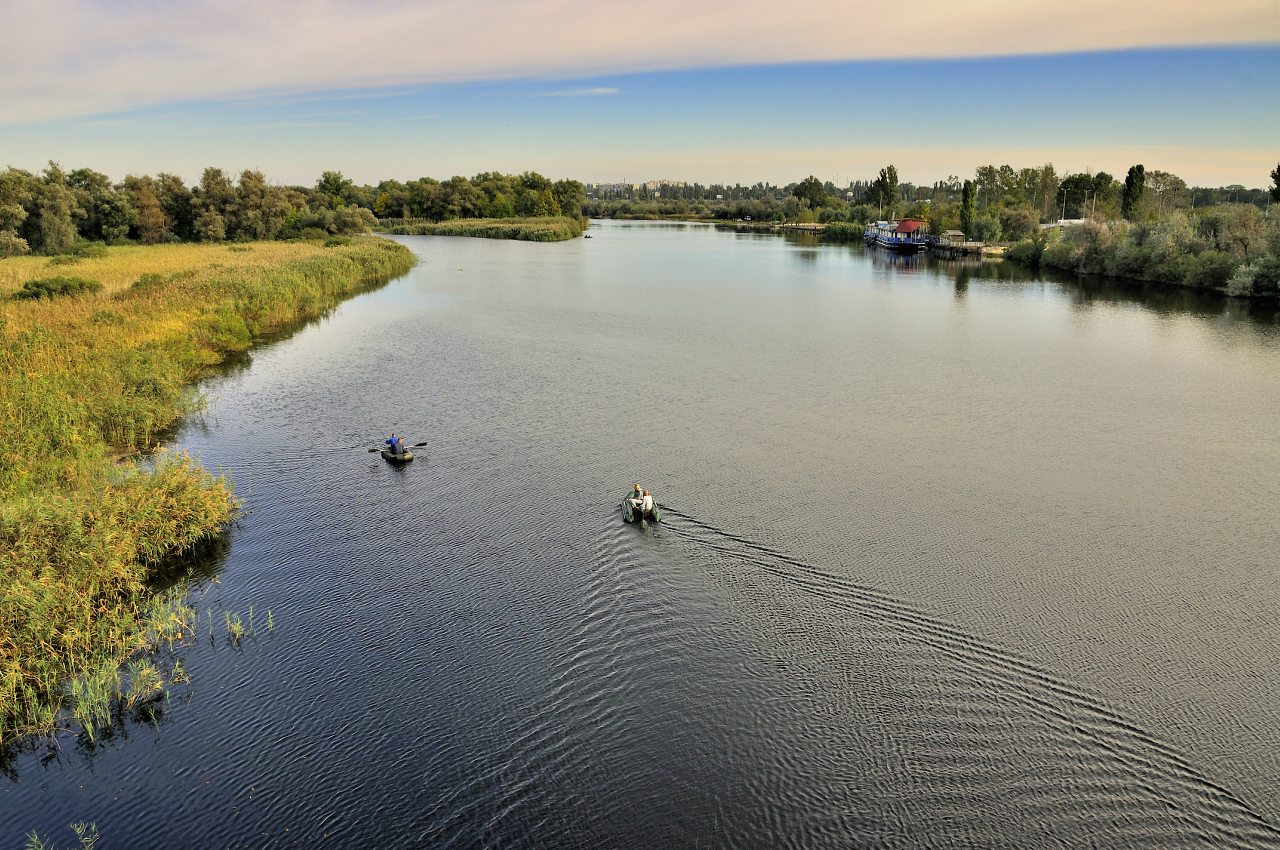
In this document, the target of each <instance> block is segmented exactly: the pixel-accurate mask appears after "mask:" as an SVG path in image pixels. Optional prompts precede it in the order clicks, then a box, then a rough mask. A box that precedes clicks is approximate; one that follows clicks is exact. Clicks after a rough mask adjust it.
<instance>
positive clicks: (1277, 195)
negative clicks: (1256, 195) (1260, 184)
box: [1269, 162, 1280, 203]
mask: <svg viewBox="0 0 1280 850" xmlns="http://www.w3.org/2000/svg"><path fill="white" fill-rule="evenodd" d="M1269 191H1270V193H1271V200H1273V201H1275V202H1276V203H1280V162H1277V163H1276V167H1275V170H1273V171H1272V172H1271V189H1270V190H1269Z"/></svg>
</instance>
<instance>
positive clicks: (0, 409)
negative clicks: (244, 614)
mask: <svg viewBox="0 0 1280 850" xmlns="http://www.w3.org/2000/svg"><path fill="white" fill-rule="evenodd" d="M231 247H233V248H236V250H230V248H229V247H228V246H225V245H182V246H154V247H121V248H110V249H105V251H104V252H102V253H100V254H95V255H94V256H86V257H83V258H82V259H81V260H80V262H79V265H78V267H77V271H83V272H84V273H85V274H87V275H91V276H92V278H93V279H94V280H97V281H99V282H101V283H102V284H103V288H102V290H101V291H99V292H95V293H89V294H84V295H80V296H77V297H75V298H54V299H37V300H30V301H18V300H13V299H12V298H6V297H5V295H6V294H9V295H11V294H13V293H14V292H17V291H20V290H21V289H22V287H23V286H24V285H25V284H26V283H27V282H29V281H32V280H38V279H41V278H42V277H44V276H46V275H47V272H48V268H49V264H50V260H49V259H48V258H38V257H20V258H10V259H7V260H4V261H3V262H0V747H2V746H4V745H6V744H8V743H11V742H13V741H14V740H16V739H18V738H21V737H23V736H27V735H32V734H46V733H48V732H50V731H52V730H54V729H55V728H56V727H57V726H58V725H59V724H60V723H62V722H72V723H75V724H78V725H80V726H81V727H82V728H84V729H85V730H88V731H89V734H90V735H92V734H93V732H92V730H93V729H95V728H97V726H98V724H100V723H101V722H102V720H103V718H104V717H109V715H110V711H111V706H113V705H114V706H117V707H118V706H119V705H121V704H122V703H124V704H128V703H130V701H132V702H133V703H135V704H137V703H138V702H139V701H145V698H146V696H145V695H146V694H147V693H151V690H149V689H150V681H151V680H150V678H149V677H150V674H149V673H147V674H146V675H143V672H144V671H135V672H136V673H137V675H133V674H130V672H129V670H127V669H126V671H125V673H124V675H123V677H122V676H121V674H120V668H121V666H122V665H123V664H124V663H125V661H127V660H128V659H130V658H132V657H134V656H136V655H137V654H138V653H140V652H145V651H147V650H148V649H153V648H155V647H157V646H160V645H163V644H164V643H169V644H170V645H172V644H173V643H174V642H175V641H180V640H181V639H183V637H184V636H188V635H189V634H190V633H192V632H194V624H193V622H190V621H189V618H188V617H187V616H186V615H185V614H183V613H182V612H181V611H179V610H178V609H176V608H174V607H173V606H174V605H177V604H178V603H179V602H180V598H177V597H171V596H166V595H157V592H156V590H155V585H156V579H157V577H158V576H159V575H161V574H162V573H164V572H165V570H166V566H167V565H168V564H170V563H171V562H172V561H173V560H174V559H175V558H181V557H183V556H184V555H186V554H188V553H191V552H192V551H193V550H194V549H195V548H196V547H197V546H198V545H199V544H201V542H202V541H205V540H208V539H210V538H211V537H213V536H215V535H217V534H218V533H219V532H220V530H221V529H222V528H223V527H225V525H226V523H227V522H228V521H229V520H230V519H231V518H232V516H233V515H234V512H235V510H236V502H235V498H234V495H233V493H232V491H231V487H230V485H229V483H228V482H226V481H224V480H222V479H220V478H216V477H214V476H212V475H210V474H208V473H207V472H206V471H205V470H203V469H201V468H200V467H199V466H198V465H197V464H195V463H194V462H192V461H191V460H190V459H189V458H187V457H185V456H183V455H176V454H170V453H165V452H161V453H160V454H159V455H157V456H156V457H155V458H154V459H153V460H151V461H148V463H147V464H145V465H140V464H139V463H138V462H136V460H134V459H133V458H135V457H136V455H137V453H139V452H142V451H150V450H153V449H155V448H156V441H157V439H158V437H159V435H160V434H162V433H164V431H165V429H167V428H170V427H172V426H173V425H174V424H176V423H177V422H178V421H179V420H180V419H181V418H182V417H183V416H184V415H186V414H187V413H189V412H191V411H193V410H196V409H198V408H199V406H200V403H201V400H200V398H199V397H198V396H197V395H196V394H195V393H194V392H193V391H192V390H191V389H190V387H191V384H192V383H193V382H194V381H196V380H198V379H199V378H200V377H202V376H203V375H205V374H207V373H208V370H209V369H210V368H211V367H212V366H213V365H214V364H217V363H218V362H220V361H221V360H222V359H224V358H225V357H227V356H228V355H230V354H232V353H234V352H238V351H242V350H244V349H246V348H248V347H249V346H251V345H252V344H253V341H254V340H255V339H257V338H258V337H259V336H260V335H263V334H267V333H270V332H272V331H274V330H276V329H279V328H282V327H285V326H287V325H289V324H290V323H291V322H294V321H297V320H298V319H301V318H305V317H309V316H313V315H317V314H319V313H321V312H323V311H324V310H326V309H328V308H329V307H330V306H332V305H333V304H335V303H336V302H337V301H338V300H340V299H341V298H342V297H344V296H345V295H347V294H350V293H351V292H354V291H356V290H358V289H359V288H361V287H363V286H366V285H368V284H370V283H372V282H374V281H376V280H378V279H381V278H384V277H386V276H389V275H393V274H398V273H402V272H404V271H406V270H408V269H409V268H410V267H411V266H412V264H413V256H412V254H411V252H409V251H408V250H407V249H405V248H404V247H402V246H399V245H396V244H394V243H391V242H388V241H386V240H381V239H374V238H368V239H357V240H354V241H353V242H352V243H351V244H350V245H339V246H334V247H329V248H326V247H323V246H322V245H320V244H317V243H288V244H286V243H256V244H254V245H252V246H231ZM245 248H249V249H250V250H244V249H245ZM91 253H94V252H91ZM269 627H270V626H269ZM245 631H246V632H247V631H250V630H245ZM241 636H243V633H242V635H241ZM156 675H160V676H163V674H162V673H161V672H157V674H156ZM113 676H114V678H113ZM144 686H145V687H144Z"/></svg>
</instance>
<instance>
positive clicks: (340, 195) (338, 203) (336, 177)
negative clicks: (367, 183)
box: [316, 171, 354, 210]
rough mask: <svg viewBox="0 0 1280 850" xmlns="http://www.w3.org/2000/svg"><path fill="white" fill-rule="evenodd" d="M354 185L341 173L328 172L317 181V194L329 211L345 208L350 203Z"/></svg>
mask: <svg viewBox="0 0 1280 850" xmlns="http://www.w3.org/2000/svg"><path fill="white" fill-rule="evenodd" d="M353 188H354V184H353V183H352V182H351V181H350V180H348V179H347V178H345V177H343V176H342V172H341V171H326V172H324V173H323V174H321V175H320V179H319V180H317V181H316V193H317V195H318V196H319V199H320V200H321V201H322V202H323V203H324V204H325V206H327V207H328V208H329V209H332V210H336V209H338V208H339V207H345V206H346V205H347V204H348V203H349V202H350V198H351V194H352V189H353Z"/></svg>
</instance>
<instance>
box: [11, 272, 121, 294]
mask: <svg viewBox="0 0 1280 850" xmlns="http://www.w3.org/2000/svg"><path fill="white" fill-rule="evenodd" d="M101 288H102V284H100V283H98V282H97V281H96V280H86V279H85V278H82V277H44V278H40V279H39V280H29V281H27V282H26V283H24V284H22V289H20V290H18V291H17V292H15V293H14V294H13V297H14V298H55V297H57V296H59V295H79V294H81V293H83V292H97V291H98V290H99V289H101Z"/></svg>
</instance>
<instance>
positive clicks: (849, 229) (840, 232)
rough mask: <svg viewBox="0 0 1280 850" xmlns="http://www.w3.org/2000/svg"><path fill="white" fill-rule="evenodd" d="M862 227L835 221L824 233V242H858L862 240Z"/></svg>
mask: <svg viewBox="0 0 1280 850" xmlns="http://www.w3.org/2000/svg"><path fill="white" fill-rule="evenodd" d="M862 230H863V228H862V226H861V225H858V224H853V223H852V222H848V221H833V222H831V223H830V224H828V225H827V226H826V227H825V228H823V231H822V241H823V242H856V241H858V240H860V239H861V238H862Z"/></svg>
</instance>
